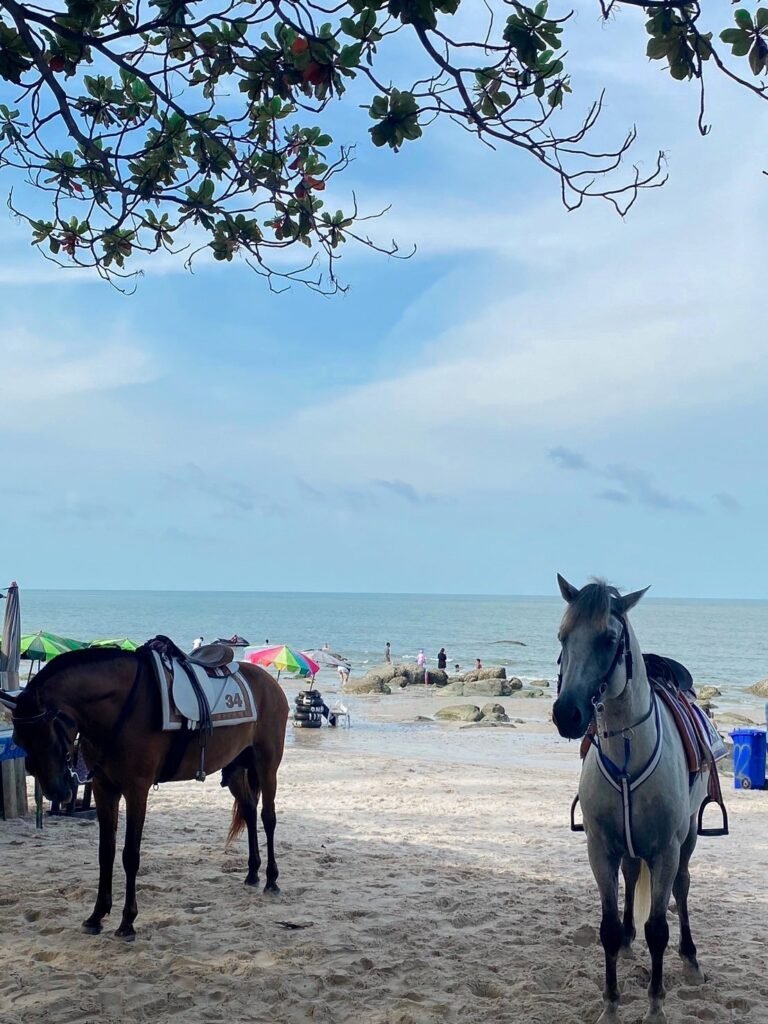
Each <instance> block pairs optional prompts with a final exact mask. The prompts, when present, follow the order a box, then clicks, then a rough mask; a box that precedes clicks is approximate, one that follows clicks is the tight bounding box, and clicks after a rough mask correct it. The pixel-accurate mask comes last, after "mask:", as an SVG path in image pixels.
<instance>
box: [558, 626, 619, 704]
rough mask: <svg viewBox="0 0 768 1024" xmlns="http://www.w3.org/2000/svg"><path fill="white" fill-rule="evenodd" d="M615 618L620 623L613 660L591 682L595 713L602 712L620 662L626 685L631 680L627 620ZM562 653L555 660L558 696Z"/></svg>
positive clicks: (561, 673) (561, 679)
mask: <svg viewBox="0 0 768 1024" xmlns="http://www.w3.org/2000/svg"><path fill="white" fill-rule="evenodd" d="M613 614H614V615H615V617H616V618H617V619H618V620H619V622H620V623H621V633H620V634H619V639H618V641H617V642H616V648H615V650H614V652H613V658H612V659H611V664H610V665H609V666H608V668H607V669H606V671H605V672H603V674H602V675H601V676H597V677H596V678H595V679H594V680H592V682H593V683H594V684H595V690H594V694H593V696H592V698H591V703H592V707H593V708H594V709H595V711H602V710H603V708H602V698H603V697H604V696H605V694H606V691H607V690H608V687H609V686H610V685H611V679H612V678H613V673H614V672H615V671H616V669H617V668H618V667H619V665H620V664H621V662H622V661H624V663H625V666H626V673H627V685H629V683H630V681H631V679H632V650H631V647H630V643H629V628H628V626H627V620H626V619H625V618H624V616H623V615H619V614H617V613H616V612H614V613H613ZM562 661H563V652H562V648H561V650H560V654H559V656H558V659H557V666H558V667H557V694H558V696H560V690H561V689H562V686H563V668H562Z"/></svg>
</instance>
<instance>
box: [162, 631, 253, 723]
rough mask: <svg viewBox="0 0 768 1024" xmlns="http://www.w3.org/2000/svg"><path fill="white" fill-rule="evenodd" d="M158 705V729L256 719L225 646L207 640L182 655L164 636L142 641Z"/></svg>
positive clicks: (237, 668) (245, 687)
mask: <svg viewBox="0 0 768 1024" xmlns="http://www.w3.org/2000/svg"><path fill="white" fill-rule="evenodd" d="M146 647H147V649H148V650H149V653H150V657H151V660H152V664H153V666H154V670H155V679H156V681H157V685H158V689H159V692H160V703H161V705H162V709H163V723H162V727H163V730H164V731H173V730H178V729H192V730H209V729H215V728H219V727H221V726H226V725H242V724H243V723H245V722H255V721H256V719H257V711H256V702H255V700H254V697H253V691H252V690H251V688H250V686H249V685H248V682H247V681H246V679H245V678H244V677H243V675H242V673H241V672H240V664H239V663H238V662H236V661H234V660H233V658H234V656H233V652H232V649H231V648H230V647H226V646H223V645H219V644H210V645H208V646H207V647H201V648H200V649H199V650H197V651H195V652H194V654H193V655H186V654H185V653H184V652H183V651H182V650H181V649H180V648H179V647H177V646H176V644H175V643H174V642H173V641H172V640H169V639H168V637H164V636H157V637H155V638H154V640H150V641H149V642H148V643H147V645H146Z"/></svg>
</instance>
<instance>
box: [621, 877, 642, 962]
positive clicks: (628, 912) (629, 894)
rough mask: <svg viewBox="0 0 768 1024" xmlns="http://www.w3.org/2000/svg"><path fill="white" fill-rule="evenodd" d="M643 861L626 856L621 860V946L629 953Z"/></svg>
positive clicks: (633, 935) (634, 932)
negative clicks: (622, 918) (637, 889)
mask: <svg viewBox="0 0 768 1024" xmlns="http://www.w3.org/2000/svg"><path fill="white" fill-rule="evenodd" d="M640 864H641V861H640V860H639V859H638V858H636V857H624V858H623V859H622V861H621V873H622V875H623V876H624V920H623V922H622V927H623V930H624V935H623V937H622V940H621V948H622V950H623V951H624V952H625V953H628V952H629V951H630V949H631V947H632V943H633V941H634V938H635V935H636V934H637V932H636V931H635V886H636V885H637V880H638V878H639V877H640Z"/></svg>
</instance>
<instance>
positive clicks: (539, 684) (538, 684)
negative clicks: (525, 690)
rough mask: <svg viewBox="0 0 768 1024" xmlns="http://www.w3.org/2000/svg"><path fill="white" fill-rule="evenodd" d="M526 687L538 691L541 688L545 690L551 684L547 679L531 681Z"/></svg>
mask: <svg viewBox="0 0 768 1024" xmlns="http://www.w3.org/2000/svg"><path fill="white" fill-rule="evenodd" d="M528 685H529V686H530V687H532V688H533V689H536V690H540V689H541V688H542V687H544V688H545V689H546V687H548V686H550V685H551V684H550V682H549V680H548V679H532V680H531V682H530V683H528Z"/></svg>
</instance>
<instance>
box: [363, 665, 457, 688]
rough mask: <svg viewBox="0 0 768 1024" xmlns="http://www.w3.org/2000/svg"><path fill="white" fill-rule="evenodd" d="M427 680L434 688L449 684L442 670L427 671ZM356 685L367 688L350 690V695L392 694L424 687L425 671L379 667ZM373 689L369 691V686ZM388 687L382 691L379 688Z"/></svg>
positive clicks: (404, 667)
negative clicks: (410, 687) (409, 687)
mask: <svg viewBox="0 0 768 1024" xmlns="http://www.w3.org/2000/svg"><path fill="white" fill-rule="evenodd" d="M427 678H428V680H429V683H430V685H432V686H441V687H442V686H445V684H446V683H447V682H448V673H447V672H443V671H442V670H441V669H436V668H430V669H428V670H427ZM356 685H362V686H363V687H366V688H364V689H362V690H349V688H348V687H345V690H347V691H348V692H349V693H391V692H392V691H393V690H396V689H397V688H398V687H399V688H401V689H404V688H405V687H406V686H424V669H423V668H419V666H418V665H408V664H405V665H377V666H376V667H375V668H372V669H370V671H368V672H367V673H366V674H365V675H364V676H363V677H362V679H360V680H358V681H357V684H356ZM369 685H370V686H371V687H373V688H372V689H367V687H368V686H369ZM381 686H387V687H388V689H386V690H382V689H380V688H379V687H381Z"/></svg>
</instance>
